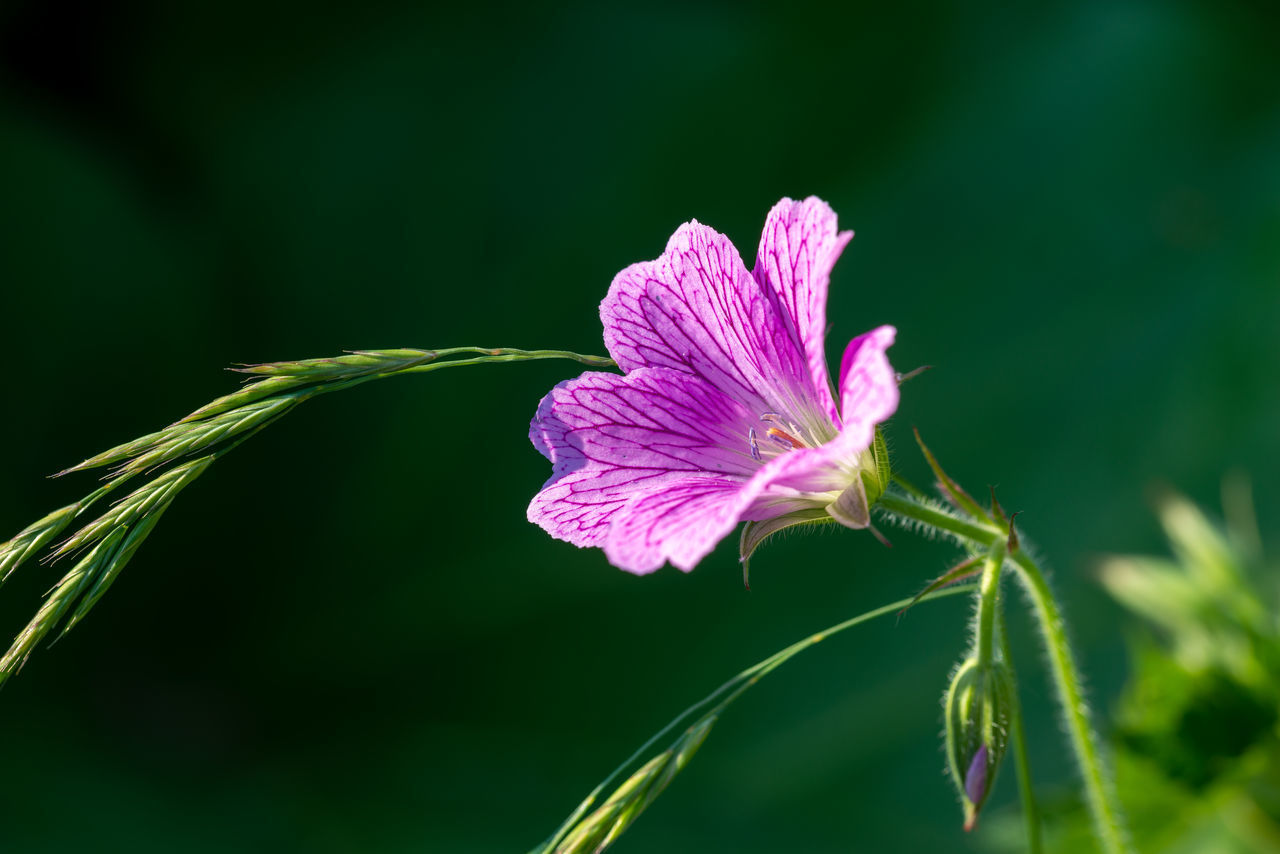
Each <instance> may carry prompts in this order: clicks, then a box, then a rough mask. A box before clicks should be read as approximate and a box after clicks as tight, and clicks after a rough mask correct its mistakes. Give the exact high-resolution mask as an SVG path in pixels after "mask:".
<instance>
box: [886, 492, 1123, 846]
mask: <svg viewBox="0 0 1280 854" xmlns="http://www.w3.org/2000/svg"><path fill="white" fill-rule="evenodd" d="M879 503H880V506H881V507H883V508H884V509H885V510H886V511H888V512H889V513H890V514H891V515H893V516H896V517H899V518H900V519H904V520H909V521H911V522H916V523H920V524H922V525H924V526H925V527H926V528H931V529H933V530H936V531H941V532H945V533H948V534H952V535H954V536H956V537H959V538H960V539H962V540H967V541H969V542H970V543H973V544H975V545H978V546H981V547H990V546H991V545H992V544H993V543H995V542H996V541H997V540H998V539H1003V538H1004V537H1005V536H1006V533H1005V532H1004V531H1001V530H999V529H998V528H995V527H993V526H990V525H985V524H982V523H977V522H974V521H971V520H969V519H964V518H960V517H958V516H956V515H954V514H952V513H951V512H949V511H947V510H945V509H943V508H941V507H938V506H934V505H932V504H926V503H924V502H922V501H919V500H918V499H915V498H911V497H908V496H903V495H897V494H895V493H886V494H885V495H882V496H881V497H880V502H879ZM1011 558H1012V561H1013V564H1014V566H1015V567H1016V568H1017V571H1018V578H1019V580H1020V581H1021V582H1022V585H1023V587H1024V588H1025V589H1026V592H1027V597H1028V598H1029V599H1030V600H1031V605H1032V609H1033V611H1034V613H1035V617H1036V621H1037V622H1038V623H1039V625H1040V631H1041V633H1042V634H1043V635H1044V643H1045V650H1046V652H1047V654H1048V658H1049V670H1050V672H1051V674H1052V676H1053V683H1054V687H1055V688H1056V689H1057V696H1058V705H1059V707H1060V709H1061V712H1062V719H1063V722H1064V723H1065V725H1066V730H1067V735H1068V738H1069V742H1070V745H1071V750H1072V752H1073V753H1074V754H1075V758H1076V764H1077V765H1078V766H1079V768H1080V776H1081V778H1082V780H1083V782H1084V794H1085V801H1086V803H1087V804H1088V806H1089V812H1090V814H1091V815H1092V817H1093V824H1094V834H1095V835H1096V836H1097V838H1098V842H1099V843H1100V844H1101V845H1102V848H1103V850H1105V851H1106V852H1108V854H1123V853H1124V852H1129V851H1131V850H1132V848H1131V846H1130V844H1129V840H1128V835H1127V833H1126V831H1125V827H1124V818H1123V812H1122V810H1121V808H1120V803H1119V800H1118V799H1117V798H1116V794H1115V791H1114V790H1113V788H1112V786H1111V785H1110V777H1109V775H1108V773H1107V771H1106V768H1105V765H1104V763H1103V759H1102V754H1101V751H1100V750H1099V748H1098V737H1097V734H1096V733H1095V732H1094V731H1093V727H1092V726H1091V725H1090V723H1089V709H1088V706H1087V704H1086V703H1085V701H1084V691H1083V690H1082V688H1081V682H1080V671H1079V668H1078V667H1077V665H1076V661H1075V656H1074V655H1072V653H1071V646H1070V644H1069V643H1068V641H1067V632H1066V624H1065V623H1064V622H1063V619H1062V612H1061V611H1060V610H1059V609H1058V603H1057V601H1056V600H1055V599H1054V598H1053V593H1052V591H1051V590H1050V589H1049V584H1048V582H1046V581H1045V577H1044V573H1043V572H1041V570H1040V567H1038V566H1037V565H1036V563H1035V561H1033V560H1032V559H1031V557H1030V556H1029V555H1027V553H1026V552H1024V551H1022V550H1016V551H1014V553H1013V554H1012V555H1011Z"/></svg>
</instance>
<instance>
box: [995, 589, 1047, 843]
mask: <svg viewBox="0 0 1280 854" xmlns="http://www.w3.org/2000/svg"><path fill="white" fill-rule="evenodd" d="M996 622H997V624H998V631H999V633H1000V652H1001V654H1002V655H1003V656H1004V660H1005V663H1006V664H1008V665H1009V670H1010V672H1013V656H1012V653H1011V651H1010V649H1009V633H1008V632H1007V631H1005V627H1004V608H999V609H997V611H996ZM1010 698H1011V699H1012V701H1013V703H1012V708H1011V709H1010V710H1009V742H1010V743H1011V745H1012V746H1013V767H1014V770H1015V771H1016V772H1017V775H1018V799H1019V800H1020V801H1021V802H1022V821H1023V824H1024V825H1025V826H1026V829H1027V854H1041V852H1042V851H1043V850H1044V848H1043V844H1042V843H1041V840H1040V807H1039V806H1038V805H1037V804H1036V792H1035V787H1034V785H1033V784H1032V782H1031V761H1030V759H1029V757H1028V756H1027V733H1026V730H1025V729H1024V728H1023V726H1022V703H1021V701H1019V699H1018V686H1017V683H1016V682H1015V683H1014V686H1013V691H1012V693H1011V694H1010Z"/></svg>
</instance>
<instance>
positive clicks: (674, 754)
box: [529, 584, 977, 854]
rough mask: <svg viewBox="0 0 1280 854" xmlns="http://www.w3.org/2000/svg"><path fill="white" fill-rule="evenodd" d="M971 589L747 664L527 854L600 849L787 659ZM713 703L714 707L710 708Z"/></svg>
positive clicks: (889, 608)
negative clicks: (657, 749)
mask: <svg viewBox="0 0 1280 854" xmlns="http://www.w3.org/2000/svg"><path fill="white" fill-rule="evenodd" d="M976 589H977V585H976V584H960V585H956V586H954V587H948V588H945V589H942V590H935V591H933V592H930V593H926V594H925V595H923V596H918V597H915V598H912V599H903V600H901V601H898V602H891V603H890V604H888V605H884V606H882V607H879V608H876V609H874V610H871V611H867V612H866V613H864V614H859V615H858V616H856V617H851V618H850V619H848V620H845V621H844V622H842V623H837V624H836V625H834V626H831V627H830V628H827V629H824V630H822V631H820V632H816V633H815V634H812V635H809V636H808V637H807V638H804V639H803V640H800V641H797V642H796V643H793V644H791V646H788V647H786V648H785V649H783V650H780V651H779V652H776V653H774V654H773V655H771V656H769V657H768V658H766V659H765V660H763V661H761V662H759V663H757V664H753V665H752V666H751V667H748V668H747V669H746V670H743V671H742V672H741V673H739V674H738V675H737V676H734V677H733V678H732V679H730V680H729V681H728V682H725V683H724V684H723V685H721V686H720V687H719V688H717V689H716V690H714V691H712V692H711V693H710V694H708V695H707V696H706V697H704V698H702V699H701V700H699V701H698V702H696V703H694V704H693V705H692V706H690V707H689V708H687V709H685V710H684V711H683V712H681V713H680V714H679V715H677V716H676V717H675V718H674V719H673V720H672V721H671V722H670V723H669V724H667V725H666V726H665V727H663V728H662V729H660V730H659V731H658V732H656V733H655V734H654V735H653V736H652V737H650V738H649V740H648V741H646V742H645V743H644V744H642V745H640V747H639V748H638V749H637V750H636V751H635V753H633V754H631V755H630V756H629V757H627V759H626V760H624V761H623V763H622V764H621V765H619V766H618V767H617V768H615V769H614V770H613V772H612V773H610V774H609V776H608V777H605V778H604V780H602V781H601V782H600V784H599V785H598V786H596V787H595V788H594V789H592V790H591V792H590V794H588V795H587V796H586V798H584V799H583V801H582V803H580V804H578V806H577V808H576V809H575V810H574V811H573V812H572V813H571V814H570V815H569V817H568V818H567V819H565V821H564V823H563V824H561V825H560V827H559V828H557V830H556V832H555V833H553V834H551V836H550V837H549V838H548V839H547V840H546V841H545V842H543V843H542V844H541V845H538V846H537V847H536V848H533V849H532V850H531V851H530V852H529V854H581V852H601V851H604V850H605V849H606V848H608V847H609V845H611V844H612V843H613V841H614V840H616V839H617V837H618V836H620V835H621V834H622V832H623V831H624V830H626V828H627V827H628V826H630V824H631V823H632V822H633V821H635V819H636V817H637V816H639V815H640V813H641V812H643V811H644V810H645V808H646V807H648V806H649V804H651V803H652V802H653V801H654V799H656V798H657V796H658V794H659V793H660V792H661V791H662V789H664V788H666V785H667V784H668V783H669V782H670V781H671V779H672V778H673V777H674V776H675V775H676V774H677V773H678V772H679V771H680V770H681V769H683V768H684V766H685V764H687V762H688V760H689V759H690V758H691V757H692V755H693V752H694V751H695V750H697V748H698V747H699V746H701V744H702V741H703V740H704V739H705V738H706V737H707V734H708V733H709V732H710V730H711V727H712V726H713V725H714V724H715V722H716V720H717V719H718V718H719V716H720V714H721V713H722V712H724V710H725V709H726V708H728V707H729V705H730V704H732V703H733V702H734V701H735V700H737V699H738V698H739V697H741V696H742V695H743V694H744V693H745V692H746V691H747V690H748V689H749V688H751V687H752V686H753V685H755V684H756V683H757V682H759V681H760V680H761V679H762V678H764V677H765V676H767V675H768V674H769V673H772V672H773V671H774V670H776V669H777V668H779V667H781V666H782V665H783V664H785V663H787V662H788V661H790V660H791V659H792V658H793V657H795V656H796V655H797V654H799V653H801V652H804V651H805V650H806V649H809V648H810V647H812V646H814V645H816V644H818V643H820V642H822V641H823V640H826V639H827V638H829V637H832V636H833V635H837V634H839V633H840V632H843V631H845V630H846V629H851V628H853V627H854V626H858V625H861V624H862V623H866V622H869V621H870V620H874V619H875V618H877V617H883V616H885V615H886V614H892V613H895V612H901V611H902V610H904V609H905V608H908V607H911V606H912V605H914V604H918V603H920V602H928V601H932V600H934V599H943V598H946V597H950V596H961V595H964V594H967V593H972V592H973V591H974V590H976ZM717 701H718V702H717ZM713 703H714V705H712V704H713ZM708 707H710V708H708ZM703 709H706V711H705V712H703V713H702V714H701V715H699V716H698V718H697V720H695V721H694V722H693V723H692V724H690V725H689V726H688V727H687V728H686V729H685V730H684V732H683V733H682V734H681V735H680V736H679V737H678V738H677V739H676V740H675V741H674V742H673V743H672V744H671V746H670V747H668V748H667V749H666V750H664V751H662V752H661V753H659V754H657V755H656V756H654V757H652V758H650V759H649V760H648V761H647V762H645V763H644V764H643V765H642V766H640V768H639V770H637V771H635V772H634V773H633V774H632V775H631V776H630V777H628V778H627V779H626V780H625V781H623V783H622V784H621V785H620V786H618V788H617V789H615V790H614V792H613V793H612V794H611V795H610V796H609V797H608V799H606V800H605V802H604V803H603V804H602V805H601V806H600V807H598V808H597V809H596V810H595V811H594V812H592V813H591V814H590V815H587V810H589V809H591V807H592V806H593V805H594V804H595V803H596V801H597V800H598V799H599V797H600V796H601V795H602V794H603V793H604V791H605V789H607V788H608V787H609V786H610V785H612V784H613V782H614V781H615V780H617V779H618V777H620V776H621V775H622V773H623V772H624V771H626V770H627V769H628V768H630V767H632V766H633V765H635V764H636V763H637V762H639V761H640V760H641V759H642V758H643V757H644V756H645V755H646V754H648V752H649V751H650V750H652V749H653V748H654V746H655V745H656V744H658V743H659V742H660V741H661V740H662V739H664V738H666V737H667V736H668V735H669V734H670V733H671V732H673V731H674V730H676V729H677V728H678V727H680V726H681V725H683V724H684V722H685V721H688V720H689V719H690V718H691V717H693V715H695V714H697V713H698V712H699V711H701V710H703ZM584 816H585V817H584Z"/></svg>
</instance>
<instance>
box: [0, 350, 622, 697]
mask: <svg viewBox="0 0 1280 854" xmlns="http://www.w3.org/2000/svg"><path fill="white" fill-rule="evenodd" d="M540 359H569V360H572V361H576V362H579V363H581V364H584V365H590V366H592V367H599V368H607V367H614V363H613V361H612V360H611V359H607V358H605V357H602V356H584V355H582V354H579V353H571V352H568V351H566V350H516V349H511V348H484V347H453V348H450V349H445V350H406V349H400V350H357V351H354V352H350V353H344V354H343V355H341V356H334V357H332V358H326V359H302V360H298V361H293V362H268V363H264V364H260V365H243V366H240V367H238V368H235V369H234V370H238V371H240V372H241V373H245V374H248V375H249V380H250V381H249V383H248V384H247V385H246V386H244V387H243V388H241V389H239V390H238V391H235V392H232V393H231V394H228V395H224V396H222V397H220V398H218V399H217V400H214V401H212V402H211V403H208V404H206V405H205V406H202V407H200V408H199V409H197V410H195V411H194V412H192V413H191V414H189V415H187V416H186V417H185V418H182V419H180V420H178V421H176V422H174V423H173V424H170V425H169V426H168V427H165V428H164V429H162V430H157V431H156V432H154V433H148V434H147V435H145V436H141V437H139V438H137V439H134V440H132V441H130V442H125V443H124V444H122V445H117V446H116V447H114V448H110V449H108V450H106V451H103V452H102V453H100V454H96V455H94V456H92V457H90V458H89V459H87V460H85V461H84V462H82V463H80V464H78V465H75V466H72V467H71V468H68V469H66V470H64V471H62V472H59V474H60V475H64V474H69V473H71V472H77V471H84V470H87V469H97V468H103V467H111V471H110V473H109V474H108V475H107V477H106V478H105V481H106V482H105V483H104V484H103V485H101V486H99V487H98V488H97V489H96V490H94V491H93V492H91V493H90V494H89V495H87V496H86V497H85V498H83V499H81V500H80V501H78V502H76V503H75V504H71V505H68V506H66V507H63V508H62V509H60V510H55V511H54V512H53V513H50V514H49V515H47V516H45V517H44V518H42V519H40V520H39V521H37V522H34V523H32V524H31V525H28V526H27V527H26V528H23V529H22V530H21V531H19V532H18V534H16V535H15V536H14V537H13V538H12V539H10V540H9V541H8V542H6V543H4V544H2V545H0V584H3V582H4V580H5V579H7V578H8V577H9V575H10V574H11V573H12V572H13V571H14V570H16V569H17V568H18V567H19V566H21V565H22V564H23V563H25V562H26V561H27V560H29V559H30V558H31V557H33V556H34V555H36V554H37V553H38V552H40V551H41V550H42V549H43V548H45V547H46V546H48V545H49V544H51V543H52V542H53V541H54V539H55V538H56V537H58V536H60V535H61V534H63V532H64V531H66V529H67V528H69V527H70V526H71V523H72V522H73V521H74V520H75V519H76V518H77V517H79V516H80V515H81V514H82V513H84V512H85V511H87V510H88V509H89V508H90V507H91V506H93V505H95V504H97V503H98V502H99V501H100V500H101V499H103V498H105V497H107V496H108V495H112V494H117V493H119V492H121V491H122V487H123V485H124V484H125V483H129V482H136V481H137V480H139V479H146V478H147V477H150V480H146V482H144V483H142V484H141V485H140V486H137V487H136V488H134V489H133V491H132V492H129V493H128V494H126V495H124V497H123V498H121V499H120V500H118V501H117V502H116V503H115V504H113V505H112V506H111V507H110V508H109V509H107V510H106V511H105V512H102V513H101V514H100V515H99V516H98V517H97V518H95V519H93V520H92V521H90V522H88V523H86V524H84V526H83V527H81V528H80V529H79V530H77V531H75V532H74V533H72V534H71V535H70V536H69V537H67V538H66V539H65V540H64V541H63V542H61V543H60V544H58V545H57V546H55V547H54V548H53V550H52V551H51V552H49V553H48V554H47V555H46V557H45V558H44V560H45V561H46V562H49V563H52V562H54V561H57V560H59V559H61V558H65V557H68V556H70V555H72V554H80V553H84V554H83V557H81V558H80V559H79V560H78V561H77V563H76V564H75V566H74V567H72V569H71V570H70V571H69V572H68V573H67V574H66V575H64V576H63V577H62V580H60V581H59V582H58V583H57V584H56V585H55V586H54V588H53V589H52V590H51V591H50V592H49V594H48V595H47V596H46V597H45V601H44V603H43V604H42V605H41V606H40V610H39V611H38V612H37V613H36V615H35V617H33V618H32V620H31V622H30V623H28V624H27V626H26V627H25V628H24V629H23V630H22V631H21V632H20V633H19V634H18V636H17V637H16V638H15V639H14V642H13V644H12V645H11V646H10V648H9V651H8V652H7V653H5V655H4V656H3V658H0V684H3V683H4V681H5V680H6V679H8V677H9V676H11V675H13V674H14V673H16V672H17V671H18V670H19V669H20V668H21V667H22V665H23V663H24V662H25V661H26V660H27V658H28V657H29V656H30V655H31V652H32V651H33V650H34V649H35V647H36V645H37V644H39V642H40V641H41V639H43V638H44V637H45V636H47V635H48V634H49V633H50V632H52V631H53V630H54V629H56V628H57V627H58V626H59V624H62V629H61V634H65V633H66V632H67V631H69V630H70V629H71V628H72V627H73V626H75V625H77V624H79V622H80V621H81V620H83V619H84V617H85V615H87V614H88V613H89V610H90V609H92V608H93V606H94V605H95V604H97V602H98V600H99V599H101V598H102V596H103V594H105V593H106V591H107V590H108V589H109V588H110V587H111V585H112V584H113V583H114V582H115V580H116V579H117V578H118V577H119V575H120V571H121V570H122V569H124V567H125V565H126V564H127V563H128V562H129V560H130V559H131V558H132V557H133V555H134V554H135V553H136V552H137V550H138V547H139V546H140V545H141V544H142V542H143V540H145V539H146V538H147V536H148V535H149V534H150V533H151V531H152V530H153V529H154V528H155V526H156V523H157V522H159V520H160V516H161V515H163V513H164V511H165V510H166V509H168V507H169V505H170V504H171V503H172V502H173V499H174V498H175V497H176V496H177V495H178V493H179V492H181V491H182V490H183V489H185V488H186V487H187V486H189V485H190V484H191V483H192V482H193V481H194V480H195V479H196V478H198V477H199V476H200V475H201V474H203V473H204V472H205V471H206V470H207V469H208V467H209V466H210V465H211V464H212V463H213V461H214V460H216V459H218V458H219V457H221V456H222V455H223V454H226V453H229V452H230V451H232V450H233V449H235V448H236V447H237V446H238V445H239V444H240V443H241V442H243V441H246V440H247V439H248V438H249V437H250V436H252V435H254V434H255V433H257V432H258V431H259V430H261V429H263V428H265V427H266V426H267V425H269V424H272V423H274V422H275V421H277V420H278V419H280V418H281V417H283V416H284V415H285V414H287V413H289V412H291V411H292V410H293V409H294V408H295V407H297V406H298V404H300V403H302V402H303V401H306V400H309V399H311V398H312V397H315V396H317V395H320V394H327V393H329V392H334V391H340V390H343V389H347V388H351V387H353V386H356V385H359V384H361V383H365V382H369V381H371V380H375V379H381V378H383V377H389V376H399V375H401V374H409V373H422V372H426V371H432V370H437V369H440V368H448V367H457V366H463V365H481V364H490V363H502V362H522V361H534V360H540ZM68 615H70V616H68ZM64 620H65V622H64ZM61 634H60V635H59V637H61Z"/></svg>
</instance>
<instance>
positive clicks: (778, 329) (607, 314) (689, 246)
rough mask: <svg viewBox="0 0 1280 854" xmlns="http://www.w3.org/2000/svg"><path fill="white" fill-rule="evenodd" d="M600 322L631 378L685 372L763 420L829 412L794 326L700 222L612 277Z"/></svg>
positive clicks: (728, 244) (721, 239)
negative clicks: (637, 373)
mask: <svg viewBox="0 0 1280 854" xmlns="http://www.w3.org/2000/svg"><path fill="white" fill-rule="evenodd" d="M600 319H601V321H602V322H603V323H604V341H605V346H606V347H607V348H608V349H609V354H610V355H611V356H612V357H613V359H614V361H616V362H617V363H618V366H619V367H620V368H622V369H623V370H624V371H631V370H634V369H636V368H639V367H643V366H665V367H670V368H676V369H679V370H683V371H687V372H689V373H693V374H696V375H698V376H700V377H702V378H704V379H705V380H707V381H708V382H710V383H711V384H712V385H714V386H715V387H716V388H718V389H720V390H721V391H723V392H725V393H726V394H728V395H730V396H731V397H733V398H734V399H736V400H738V401H739V402H740V403H742V404H743V405H745V406H746V407H747V408H748V409H749V410H751V411H752V412H753V413H755V414H757V415H758V414H759V413H761V412H766V411H771V410H773V411H784V412H788V413H792V414H793V417H801V418H803V417H805V416H806V415H807V414H808V413H809V412H811V411H816V412H822V411H823V410H821V409H819V408H818V407H817V394H816V392H815V391H814V390H813V389H812V385H813V383H812V380H811V379H810V376H809V370H808V366H807V362H806V359H805V355H804V353H803V352H802V351H801V349H800V346H799V343H798V341H797V340H796V339H795V336H794V335H793V334H792V332H791V330H790V327H789V326H788V322H787V321H786V320H785V319H784V318H783V317H782V316H781V315H780V314H779V312H778V308H777V307H776V306H775V305H774V303H773V302H772V301H771V300H770V299H769V298H768V297H767V296H766V295H765V293H764V291H763V290H762V289H761V287H760V285H759V284H758V283H757V282H756V280H755V279H754V278H752V276H751V274H750V273H748V272H747V269H746V267H745V266H744V265H743V263H742V259H741V257H739V255H738V250H737V249H735V248H734V247H733V244H732V243H731V242H730V241H729V239H728V238H727V237H725V236H724V235H723V234H720V233H718V232H716V231H715V230H713V229H711V228H708V227H707V226H705V225H700V224H699V223H698V222H697V221H693V222H689V223H686V224H685V225H682V226H680V228H679V229H677V230H676V233H675V234H673V235H672V236H671V240H670V241H669V242H668V243H667V248H666V251H665V252H663V254H662V256H661V257H659V258H658V259H657V260H655V261H645V262H641V263H639V264H632V265H631V266H630V267H627V268H626V269H625V270H623V271H622V272H621V273H619V274H618V275H617V276H616V277H615V278H614V280H613V284H612V286H611V287H610V288H609V294H608V296H606V297H605V299H604V302H602V303H601V304H600Z"/></svg>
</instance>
